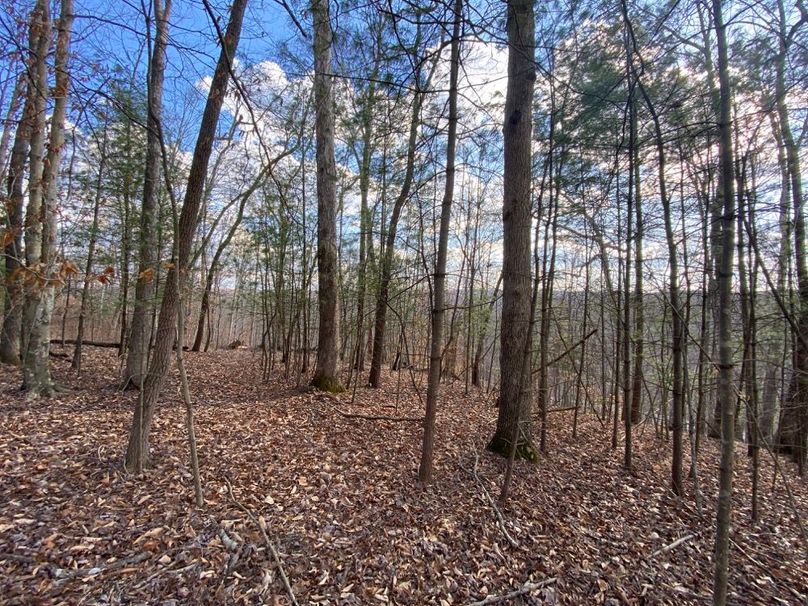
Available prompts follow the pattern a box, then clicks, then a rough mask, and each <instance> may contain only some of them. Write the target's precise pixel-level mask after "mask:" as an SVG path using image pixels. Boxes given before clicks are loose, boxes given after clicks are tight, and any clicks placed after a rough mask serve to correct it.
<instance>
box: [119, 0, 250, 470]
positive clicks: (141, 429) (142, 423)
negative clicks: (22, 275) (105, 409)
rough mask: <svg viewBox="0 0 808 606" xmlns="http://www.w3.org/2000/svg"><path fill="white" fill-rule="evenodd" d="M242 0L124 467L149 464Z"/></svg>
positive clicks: (199, 148)
mask: <svg viewBox="0 0 808 606" xmlns="http://www.w3.org/2000/svg"><path fill="white" fill-rule="evenodd" d="M246 6H247V0H235V1H234V2H233V5H232V7H231V9H230V21H229V23H228V25H227V30H226V32H225V34H224V36H223V40H222V49H221V53H220V55H219V60H218V62H217V64H216V70H215V72H214V74H213V79H212V81H211V85H210V90H209V92H208V99H207V103H206V104H205V110H204V113H203V114H202V121H201V123H200V125H199V135H198V137H197V141H196V147H195V149H194V155H193V158H192V160H191V169H190V171H189V174H188V184H187V186H186V189H185V199H184V201H183V205H182V212H181V213H180V218H179V224H178V231H177V233H176V235H175V237H176V238H177V242H178V243H177V246H176V250H177V255H176V256H177V258H176V260H175V263H174V266H173V267H171V268H170V269H169V271H168V275H167V277H166V285H165V292H164V294H163V300H162V303H161V305H160V318H159V321H158V324H157V333H156V337H155V342H154V352H153V354H152V357H151V360H150V363H149V369H148V372H147V374H146V378H145V380H144V383H143V390H142V394H141V396H140V398H139V400H138V402H137V403H136V405H135V409H134V415H133V419H132V427H131V429H130V433H129V444H128V446H127V450H126V467H127V469H129V470H130V471H137V472H141V471H142V470H143V469H144V468H145V467H146V466H148V464H149V436H150V433H151V423H152V418H153V416H154V409H155V406H156V404H157V398H158V397H159V395H160V390H161V388H162V386H163V382H164V381H165V377H166V374H167V372H168V366H169V362H170V359H171V350H172V347H173V345H174V339H175V336H176V322H177V313H178V312H177V308H178V306H179V302H180V299H179V290H180V289H182V288H183V286H184V282H185V276H186V275H187V271H188V269H189V266H188V264H189V261H190V259H191V248H192V245H193V237H194V234H195V233H196V228H197V224H198V218H199V210H200V207H201V205H202V202H203V200H202V194H203V188H204V183H205V174H206V172H207V167H208V162H209V160H210V155H211V151H212V149H213V139H214V137H215V135H216V126H217V124H218V122H219V114H220V112H221V108H222V103H223V101H224V97H225V93H226V91H227V83H228V81H229V79H230V66H231V61H232V59H233V57H234V56H235V52H236V48H237V47H238V41H239V37H240V34H241V24H242V21H243V19H244V11H245V9H246ZM177 271H179V272H180V274H179V279H177V280H175V279H174V272H177Z"/></svg>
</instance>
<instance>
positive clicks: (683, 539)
mask: <svg viewBox="0 0 808 606" xmlns="http://www.w3.org/2000/svg"><path fill="white" fill-rule="evenodd" d="M695 536H696V535H695V534H686V535H685V536H683V537H680V538H678V539H676V540H675V541H674V542H673V543H671V544H669V545H665V547H661V548H659V549H657V550H656V551H655V552H654V553H652V554H651V557H652V558H655V557H656V556H658V555H659V554H661V553H665V552H667V551H670V550H671V549H676V547H678V546H679V545H681V544H682V543H686V542H687V541H689V540H690V539H692V538H695Z"/></svg>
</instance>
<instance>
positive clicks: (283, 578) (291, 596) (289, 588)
mask: <svg viewBox="0 0 808 606" xmlns="http://www.w3.org/2000/svg"><path fill="white" fill-rule="evenodd" d="M224 482H225V484H227V491H228V492H229V493H230V498H231V499H232V501H233V503H235V504H236V505H237V506H238V508H239V509H241V511H243V512H244V513H246V514H247V517H249V518H250V520H252V522H253V524H255V525H256V526H258V529H259V530H260V531H261V535H262V536H263V537H264V542H265V543H266V544H267V547H268V548H269V551H270V553H272V559H273V560H275V566H276V567H277V568H278V574H279V575H280V577H281V581H283V586H284V588H285V589H286V593H288V594H289V599H290V600H292V604H293V606H300V605H299V604H298V602H297V599H296V598H295V593H294V591H292V586H291V585H290V584H289V577H287V576H286V572H285V571H284V570H283V563H282V562H281V556H280V555H279V554H278V550H277V549H275V544H274V543H273V542H272V540H271V539H270V538H269V535H268V534H267V531H266V528H265V525H266V523H264V524H261V522H259V520H257V519H256V517H255V515H253V512H252V511H250V510H249V509H247V507H245V506H244V505H242V504H241V503H240V502H239V501H238V499H236V495H235V494H233V486H232V484H230V480H228V479H227V478H224Z"/></svg>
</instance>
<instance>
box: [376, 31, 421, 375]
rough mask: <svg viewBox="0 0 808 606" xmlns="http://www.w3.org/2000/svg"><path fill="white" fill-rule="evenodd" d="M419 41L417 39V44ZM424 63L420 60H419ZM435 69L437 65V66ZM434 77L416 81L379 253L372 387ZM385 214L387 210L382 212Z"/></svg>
mask: <svg viewBox="0 0 808 606" xmlns="http://www.w3.org/2000/svg"><path fill="white" fill-rule="evenodd" d="M419 41H420V38H418V42H416V47H417V46H418V43H419ZM419 65H420V63H419ZM435 65H436V64H435ZM433 71H434V66H433ZM430 80H431V74H430V77H428V78H427V82H426V83H425V84H424V83H422V82H421V73H420V68H419V69H417V70H416V73H415V76H414V82H415V85H416V88H417V90H416V92H415V93H414V94H413V100H412V108H411V114H410V132H409V135H408V140H407V162H406V168H405V169H404V180H403V182H402V184H401V190H400V191H399V193H398V196H397V197H396V200H395V202H393V210H392V212H391V213H390V222H389V223H388V224H387V235H386V238H385V241H384V248H383V249H382V251H380V255H379V294H378V297H377V298H376V310H375V316H374V323H373V353H372V355H371V360H370V377H369V380H368V382H369V383H370V385H371V387H380V386H381V374H382V365H383V363H384V337H385V328H386V326H387V305H388V300H389V297H390V283H391V281H392V279H393V254H394V252H395V245H396V233H397V230H398V221H399V219H400V218H401V211H402V209H403V208H404V204H405V203H406V202H407V200H408V199H409V197H410V190H411V189H412V184H413V179H414V176H415V160H416V154H415V152H416V147H417V143H418V131H419V126H420V119H421V104H422V102H423V95H424V91H425V90H426V89H428V88H429V81H430ZM382 215H383V216H384V213H382Z"/></svg>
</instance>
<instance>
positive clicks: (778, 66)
mask: <svg viewBox="0 0 808 606" xmlns="http://www.w3.org/2000/svg"><path fill="white" fill-rule="evenodd" d="M778 13H779V20H780V32H779V34H780V35H779V42H780V47H779V52H778V54H777V56H776V59H775V75H776V78H775V106H776V110H777V118H778V121H779V123H780V136H781V138H782V143H783V146H784V147H785V155H786V164H787V167H788V174H789V176H790V178H791V183H790V185H791V198H792V211H793V213H794V229H793V235H794V266H795V268H796V272H797V293H798V305H797V307H798V327H799V331H800V333H801V334H802V335H808V253H806V245H805V236H806V234H805V200H804V198H803V193H802V173H801V166H800V149H799V146H798V145H797V143H796V141H795V140H794V135H793V133H792V132H791V123H790V120H789V115H788V106H787V105H786V92H787V89H786V80H785V72H786V61H787V59H788V52H789V48H790V46H791V43H792V41H793V36H794V34H795V32H796V30H794V29H792V30H791V31H789V30H788V29H787V26H788V22H787V16H786V12H785V8H784V6H783V0H778ZM804 22H805V20H804V19H803V20H801V21H800V25H801V24H802V23H804ZM805 341H806V340H805V339H796V350H795V352H794V372H793V377H792V386H791V394H790V395H791V398H790V402H789V405H787V406H784V407H783V409H782V410H781V414H780V428H779V431H778V436H777V446H778V449H779V450H780V452H785V453H788V454H790V455H791V458H792V459H793V460H794V462H796V463H797V467H798V470H799V473H800V475H803V474H804V473H805V463H806V448H807V447H808V347H806V345H805Z"/></svg>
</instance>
